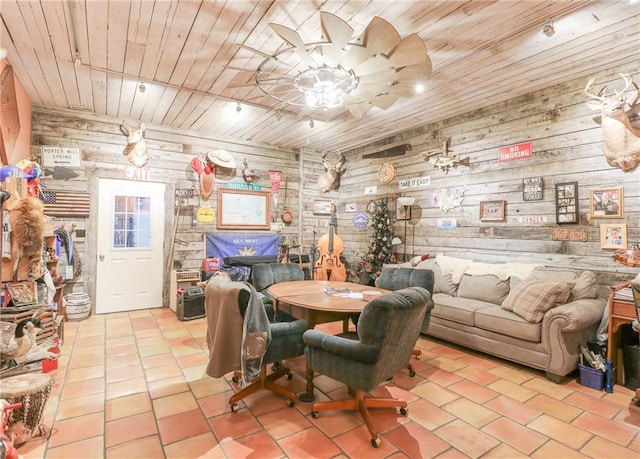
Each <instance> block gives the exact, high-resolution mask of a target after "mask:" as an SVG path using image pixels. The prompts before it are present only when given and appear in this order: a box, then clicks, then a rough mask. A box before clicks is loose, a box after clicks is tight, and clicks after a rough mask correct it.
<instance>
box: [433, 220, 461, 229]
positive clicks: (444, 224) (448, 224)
mask: <svg viewBox="0 0 640 459" xmlns="http://www.w3.org/2000/svg"><path fill="white" fill-rule="evenodd" d="M457 227H458V222H457V221H456V219H455V218H439V219H438V220H437V228H438V229H439V230H452V229H456V228H457Z"/></svg>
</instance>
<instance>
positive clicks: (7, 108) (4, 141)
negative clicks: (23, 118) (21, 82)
mask: <svg viewBox="0 0 640 459" xmlns="http://www.w3.org/2000/svg"><path fill="white" fill-rule="evenodd" d="M19 131H20V116H19V114H18V100H17V98H16V87H15V81H14V79H13V67H11V66H10V65H7V66H6V67H5V68H4V70H3V71H2V74H0V159H2V163H3V164H9V161H8V155H9V153H11V151H12V150H13V146H14V145H15V143H16V139H17V138H18V132H19Z"/></svg>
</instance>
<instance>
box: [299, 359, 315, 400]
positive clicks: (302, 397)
mask: <svg viewBox="0 0 640 459" xmlns="http://www.w3.org/2000/svg"><path fill="white" fill-rule="evenodd" d="M313 389H314V387H313V370H312V369H311V367H310V366H309V362H307V387H306V390H305V392H304V393H302V394H300V395H298V400H300V401H301V402H304V403H309V402H313V401H314V400H315V396H314V394H313Z"/></svg>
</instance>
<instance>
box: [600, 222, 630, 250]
mask: <svg viewBox="0 0 640 459" xmlns="http://www.w3.org/2000/svg"><path fill="white" fill-rule="evenodd" d="M600 247H601V248H603V249H626V248H627V224H626V223H607V224H603V225H600Z"/></svg>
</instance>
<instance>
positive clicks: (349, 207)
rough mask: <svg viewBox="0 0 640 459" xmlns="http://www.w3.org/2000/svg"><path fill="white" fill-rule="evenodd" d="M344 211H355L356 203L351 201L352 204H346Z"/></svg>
mask: <svg viewBox="0 0 640 459" xmlns="http://www.w3.org/2000/svg"><path fill="white" fill-rule="evenodd" d="M344 211H345V212H355V211H356V203H355V202H353V203H350V204H345V205H344Z"/></svg>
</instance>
